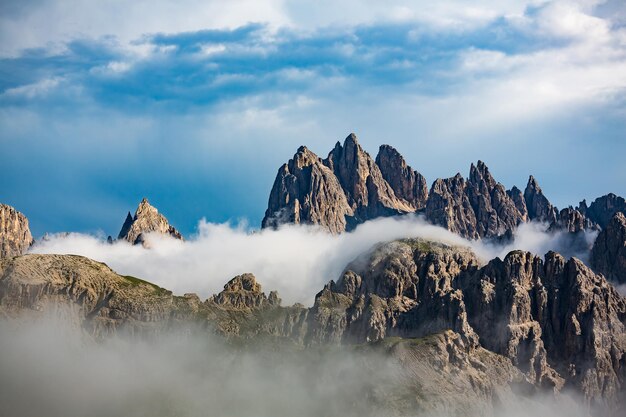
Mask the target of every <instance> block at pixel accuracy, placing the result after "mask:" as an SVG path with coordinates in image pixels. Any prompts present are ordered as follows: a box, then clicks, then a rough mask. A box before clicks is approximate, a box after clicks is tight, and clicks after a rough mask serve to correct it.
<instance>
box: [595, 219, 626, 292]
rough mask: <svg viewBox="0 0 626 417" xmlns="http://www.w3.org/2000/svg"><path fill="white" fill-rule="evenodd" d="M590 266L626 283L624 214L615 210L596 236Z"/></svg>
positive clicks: (625, 220) (612, 279) (611, 278)
mask: <svg viewBox="0 0 626 417" xmlns="http://www.w3.org/2000/svg"><path fill="white" fill-rule="evenodd" d="M591 266H592V267H593V268H594V269H595V270H596V271H597V272H600V273H602V274H604V276H606V278H607V279H609V280H611V281H614V282H617V283H620V284H623V283H626V216H624V214H622V213H621V212H617V213H616V214H615V215H614V216H613V218H612V219H611V221H610V222H609V223H608V224H607V225H606V227H605V228H604V230H602V232H600V234H599V235H598V237H597V238H596V241H595V243H594V244H593V248H592V250H591Z"/></svg>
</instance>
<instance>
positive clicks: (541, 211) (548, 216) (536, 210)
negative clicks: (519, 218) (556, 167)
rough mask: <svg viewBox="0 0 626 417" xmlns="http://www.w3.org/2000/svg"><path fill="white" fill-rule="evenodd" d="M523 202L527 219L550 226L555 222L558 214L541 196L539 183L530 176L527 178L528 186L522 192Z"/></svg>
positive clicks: (544, 197)
mask: <svg viewBox="0 0 626 417" xmlns="http://www.w3.org/2000/svg"><path fill="white" fill-rule="evenodd" d="M524 201H525V202H526V207H527V209H528V218H529V219H530V220H537V221H540V222H546V223H549V224H552V223H554V222H556V220H557V216H558V212H557V209H556V207H554V206H553V205H552V204H550V201H548V199H547V198H546V196H544V195H543V191H542V190H541V187H540V186H539V183H538V182H537V180H536V179H535V177H533V176H532V175H531V176H530V177H529V178H528V184H527V185H526V189H525V190H524Z"/></svg>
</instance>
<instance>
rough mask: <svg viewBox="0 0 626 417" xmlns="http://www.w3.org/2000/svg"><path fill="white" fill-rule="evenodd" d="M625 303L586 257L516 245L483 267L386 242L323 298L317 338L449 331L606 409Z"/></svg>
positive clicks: (469, 257)
mask: <svg viewBox="0 0 626 417" xmlns="http://www.w3.org/2000/svg"><path fill="white" fill-rule="evenodd" d="M625 325H626V299H625V298H624V297H622V296H620V295H619V294H618V293H617V291H616V290H615V288H613V287H612V286H611V285H610V284H609V283H607V281H606V280H605V279H604V277H603V276H602V275H597V274H595V273H594V272H593V271H591V270H590V269H589V268H588V267H586V266H585V265H584V264H583V263H582V262H580V261H579V260H577V259H575V258H572V259H570V260H565V259H564V258H563V257H562V256H560V255H558V254H556V253H554V252H550V253H548V254H546V256H545V259H541V258H539V257H536V256H534V255H532V254H530V253H528V252H521V251H514V252H511V253H509V254H508V255H507V256H506V258H505V259H504V260H500V259H498V258H496V259H494V260H493V261H491V262H489V263H488V264H487V265H485V266H480V265H479V264H478V261H477V260H476V258H475V257H474V256H473V254H471V252H468V251H467V250H463V249H460V248H452V247H447V246H445V245H441V244H436V243H432V242H425V241H421V240H405V241H400V242H391V243H387V244H383V245H381V246H379V247H378V248H377V249H376V250H375V251H374V252H372V253H371V254H370V255H369V258H367V261H365V262H364V260H359V261H358V262H356V263H355V264H354V267H351V266H348V268H347V269H346V271H345V272H344V274H343V275H342V277H341V278H340V279H339V280H338V281H337V282H336V283H335V282H331V283H330V284H328V285H327V286H326V287H325V288H324V290H322V291H321V292H320V293H319V294H318V295H317V297H316V300H315V304H314V306H313V307H312V308H311V312H310V313H309V330H308V334H307V340H308V341H309V342H310V343H358V342H365V341H375V340H382V339H384V338H387V337H390V336H399V337H403V338H406V337H422V336H424V335H428V334H432V333H436V332H438V331H441V330H443V329H451V330H453V331H455V332H456V333H458V334H459V337H460V338H461V340H462V341H463V343H464V345H465V346H466V347H467V348H468V349H470V350H471V349H475V348H477V347H479V346H482V347H484V348H486V349H488V350H490V351H492V352H495V353H498V354H501V355H503V356H505V357H507V358H509V359H510V360H511V361H512V363H513V364H514V365H515V366H516V367H517V368H518V369H519V370H520V371H522V372H523V373H524V374H525V376H526V378H527V380H528V381H531V382H532V384H533V385H534V386H536V387H543V388H549V389H550V390H556V391H559V390H561V389H563V388H564V387H566V388H574V389H575V390H577V391H578V392H581V393H583V394H584V396H585V398H587V400H588V401H589V403H590V404H592V405H593V406H594V407H596V408H597V409H599V410H603V411H602V412H605V411H607V410H612V409H614V408H615V407H617V405H616V404H618V403H619V401H620V398H622V397H623V395H624V386H625V385H624V384H625V382H626V367H625V364H626V331H625V327H624V326H625Z"/></svg>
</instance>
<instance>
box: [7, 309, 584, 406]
mask: <svg viewBox="0 0 626 417" xmlns="http://www.w3.org/2000/svg"><path fill="white" fill-rule="evenodd" d="M68 323H69V322H68V321H63V320H58V319H39V320H37V321H30V322H25V321H21V322H20V323H17V322H7V321H0V335H1V337H0V386H1V387H2V389H0V411H1V412H0V414H1V415H3V416H12V417H33V416H49V417H57V416H58V417H74V416H76V417H79V416H80V417H84V416H94V417H99V416H107V417H111V416H114V417H115V416H120V417H121V416H127V417H135V416H146V417H148V416H149V417H160V416H163V417H165V416H179V417H187V416H188V417H195V416H240V417H266V416H267V417H282V416H285V417H286V416H292V417H308V416H310V417H314V416H316V417H317V416H372V417H373V416H387V415H389V416H392V415H397V416H399V415H407V416H408V415H411V416H426V415H428V416H435V415H436V416H447V415H448V414H447V413H435V414H432V413H429V414H424V413H419V412H418V411H417V409H416V408H412V407H413V406H411V404H414V403H415V399H416V396H415V394H414V391H412V390H413V387H412V385H413V386H414V385H415V383H414V382H411V379H410V376H407V375H406V374H404V373H403V370H402V369H401V367H400V366H399V364H398V363H396V362H395V360H394V359H392V358H391V357H389V356H385V355H383V354H381V353H378V352H377V351H374V350H372V349H367V348H354V347H348V348H341V349H340V348H330V347H325V348H317V349H308V350H297V349H295V348H293V347H287V346H284V347H280V346H265V345H262V344H258V343H257V344H250V345H249V346H247V347H244V346H241V345H229V344H225V343H224V342H223V341H221V339H218V338H217V336H210V335H208V334H207V333H206V332H201V331H200V332H197V333H194V334H193V335H191V334H171V335H168V336H163V337H159V338H157V339H153V340H150V341H138V340H130V339H126V338H123V337H116V338H112V339H110V340H107V341H105V342H101V343H96V342H93V341H91V340H89V339H88V338H86V337H85V336H84V335H82V334H81V332H80V331H79V330H78V328H77V327H72V326H71V325H69V324H68ZM442 389H443V390H444V391H445V387H443V388H442ZM407 407H408V409H409V410H412V411H409V412H407V411H406V410H407ZM402 409H404V411H402V412H401V411H398V410H402ZM495 415H496V416H511V417H514V416H533V417H536V416H538V415H550V416H557V417H558V416H567V417H577V416H582V415H584V413H583V412H582V411H581V409H580V408H577V407H575V406H573V405H572V403H569V402H565V403H560V404H559V405H558V406H557V405H556V404H554V403H553V402H552V401H551V400H545V401H539V402H538V401H537V398H534V399H533V400H532V401H531V402H528V401H524V402H522V403H511V404H503V406H502V409H500V410H498V411H497V412H496V413H495Z"/></svg>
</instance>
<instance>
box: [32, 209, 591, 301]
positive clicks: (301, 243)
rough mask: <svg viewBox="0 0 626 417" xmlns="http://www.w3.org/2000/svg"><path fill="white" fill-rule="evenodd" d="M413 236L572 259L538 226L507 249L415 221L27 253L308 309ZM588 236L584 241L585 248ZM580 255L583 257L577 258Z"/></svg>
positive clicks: (220, 231)
mask: <svg viewBox="0 0 626 417" xmlns="http://www.w3.org/2000/svg"><path fill="white" fill-rule="evenodd" d="M407 237H420V238H425V239H431V240H437V241H442V242H444V243H447V244H453V245H463V246H470V247H472V249H473V250H474V251H475V252H476V254H477V255H478V256H479V257H480V258H481V259H482V260H484V261H485V262H486V261H488V260H489V259H492V258H494V257H495V256H500V257H504V256H505V255H506V254H507V253H508V252H509V251H511V250H513V249H523V250H528V251H531V252H533V253H537V254H541V255H542V254H544V253H545V252H547V251H548V250H556V251H561V252H563V253H564V254H565V255H573V254H576V253H575V250H576V249H577V248H572V247H570V246H569V240H568V239H567V238H566V235H565V234H564V233H547V232H545V226H544V225H540V224H524V225H522V226H520V228H519V229H518V230H517V232H516V235H515V240H514V242H512V243H510V244H507V245H500V246H497V245H491V244H484V243H482V242H470V241H468V240H465V239H463V238H461V237H459V236H457V235H455V234H453V233H451V232H449V231H448V230H445V229H443V228H441V227H437V226H433V225H431V224H428V223H427V222H426V221H425V220H424V219H423V218H421V217H417V216H403V217H399V218H384V219H377V220H372V221H369V222H366V223H364V224H362V225H360V226H359V227H358V228H357V229H356V230H354V231H353V232H350V233H344V234H341V235H338V236H333V235H329V234H328V233H326V232H324V231H322V230H320V229H317V228H314V227H308V226H285V227H283V228H281V229H280V230H261V231H255V232H249V231H248V230H247V229H246V227H245V225H239V226H236V227H233V226H231V225H229V224H214V223H207V222H206V221H204V220H202V221H201V222H200V223H199V233H198V235H197V236H194V237H192V238H191V239H190V240H188V241H186V242H181V241H178V240H174V239H171V238H168V237H163V236H160V235H151V236H150V244H151V249H144V248H143V247H141V246H131V245H130V244H128V243H126V242H116V243H115V244H112V245H110V244H107V243H105V242H103V240H102V239H99V238H98V237H95V236H91V235H84V234H74V233H73V234H69V235H54V236H52V237H50V238H49V239H47V240H43V241H41V242H39V243H38V244H37V245H36V246H35V247H34V248H33V249H32V252H34V253H58V254H77V255H83V256H87V257H89V258H92V259H95V260H98V261H101V262H105V263H106V264H107V265H109V266H110V267H111V268H113V269H114V270H115V271H117V272H118V273H120V274H124V275H133V276H137V277H140V278H142V279H146V280H148V281H150V282H153V283H155V284H157V285H160V286H162V287H164V288H167V289H170V290H172V291H174V293H176V294H182V293H186V292H196V293H198V294H199V296H200V297H201V298H207V297H208V296H210V295H211V294H214V293H217V292H219V291H220V290H221V289H222V287H223V285H224V284H225V283H226V282H227V281H228V280H229V279H231V278H232V277H234V276H236V275H238V274H241V273H244V272H252V273H254V274H255V275H256V277H257V279H258V280H259V282H260V283H261V284H262V285H263V288H264V289H265V290H266V291H270V290H278V292H279V294H280V296H281V297H282V298H283V302H284V303H285V304H291V303H293V302H301V303H304V304H306V305H310V304H311V303H312V301H313V299H314V296H315V294H316V293H317V292H318V291H320V290H321V289H322V287H323V286H324V284H326V283H327V282H328V281H330V280H331V279H334V280H336V279H337V278H339V276H340V274H341V272H342V271H343V269H344V268H345V267H346V265H347V264H348V263H349V262H350V261H351V260H353V259H354V258H356V257H357V256H358V255H359V254H361V253H363V252H365V251H367V250H368V249H370V248H371V247H372V246H373V245H375V244H376V243H379V242H385V241H390V240H395V239H400V238H407ZM593 237H594V236H593V235H591V234H590V235H588V238H589V239H590V241H592V240H591V239H592V238H593ZM577 255H579V256H584V255H585V254H584V253H581V254H577Z"/></svg>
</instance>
